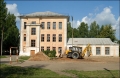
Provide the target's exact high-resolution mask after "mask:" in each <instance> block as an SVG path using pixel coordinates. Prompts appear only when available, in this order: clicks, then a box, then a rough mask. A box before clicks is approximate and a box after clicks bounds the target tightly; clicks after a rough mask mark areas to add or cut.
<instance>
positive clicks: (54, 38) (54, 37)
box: [53, 34, 56, 42]
mask: <svg viewBox="0 0 120 78" xmlns="http://www.w3.org/2000/svg"><path fill="white" fill-rule="evenodd" d="M53 42H56V34H53Z"/></svg>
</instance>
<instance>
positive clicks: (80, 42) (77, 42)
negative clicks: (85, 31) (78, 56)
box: [67, 38, 116, 45]
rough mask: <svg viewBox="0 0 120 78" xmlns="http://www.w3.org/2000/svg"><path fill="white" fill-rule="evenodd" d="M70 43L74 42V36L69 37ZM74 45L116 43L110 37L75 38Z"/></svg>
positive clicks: (68, 42)
mask: <svg viewBox="0 0 120 78" xmlns="http://www.w3.org/2000/svg"><path fill="white" fill-rule="evenodd" d="M67 44H68V45H71V44H72V38H69V39H68V41H67ZM73 44H74V45H87V44H92V45H113V44H116V43H114V42H112V41H111V39H110V38H73Z"/></svg>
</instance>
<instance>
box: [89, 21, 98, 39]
mask: <svg viewBox="0 0 120 78" xmlns="http://www.w3.org/2000/svg"><path fill="white" fill-rule="evenodd" d="M99 32H100V27H99V25H98V24H97V23H96V21H94V22H92V23H91V25H90V31H89V37H90V38H96V37H97V36H98V35H99Z"/></svg>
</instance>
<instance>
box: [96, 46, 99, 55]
mask: <svg viewBox="0 0 120 78" xmlns="http://www.w3.org/2000/svg"><path fill="white" fill-rule="evenodd" d="M96 55H100V47H96Z"/></svg>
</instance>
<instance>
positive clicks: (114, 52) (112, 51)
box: [67, 45, 119, 56]
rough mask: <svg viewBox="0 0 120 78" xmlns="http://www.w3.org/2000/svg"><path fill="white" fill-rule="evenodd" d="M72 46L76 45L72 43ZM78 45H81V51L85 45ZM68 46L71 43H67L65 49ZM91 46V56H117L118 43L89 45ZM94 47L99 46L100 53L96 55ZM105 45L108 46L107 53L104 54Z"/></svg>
mask: <svg viewBox="0 0 120 78" xmlns="http://www.w3.org/2000/svg"><path fill="white" fill-rule="evenodd" d="M73 46H77V45H73ZM79 46H80V47H82V51H83V50H84V49H85V47H86V46H87V45H79ZM69 47H72V45H67V50H68V49H69ZM91 47H92V56H119V45H91ZM96 47H100V48H101V53H100V55H96ZM105 47H110V54H109V55H105ZM85 56H87V53H86V54H85Z"/></svg>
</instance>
